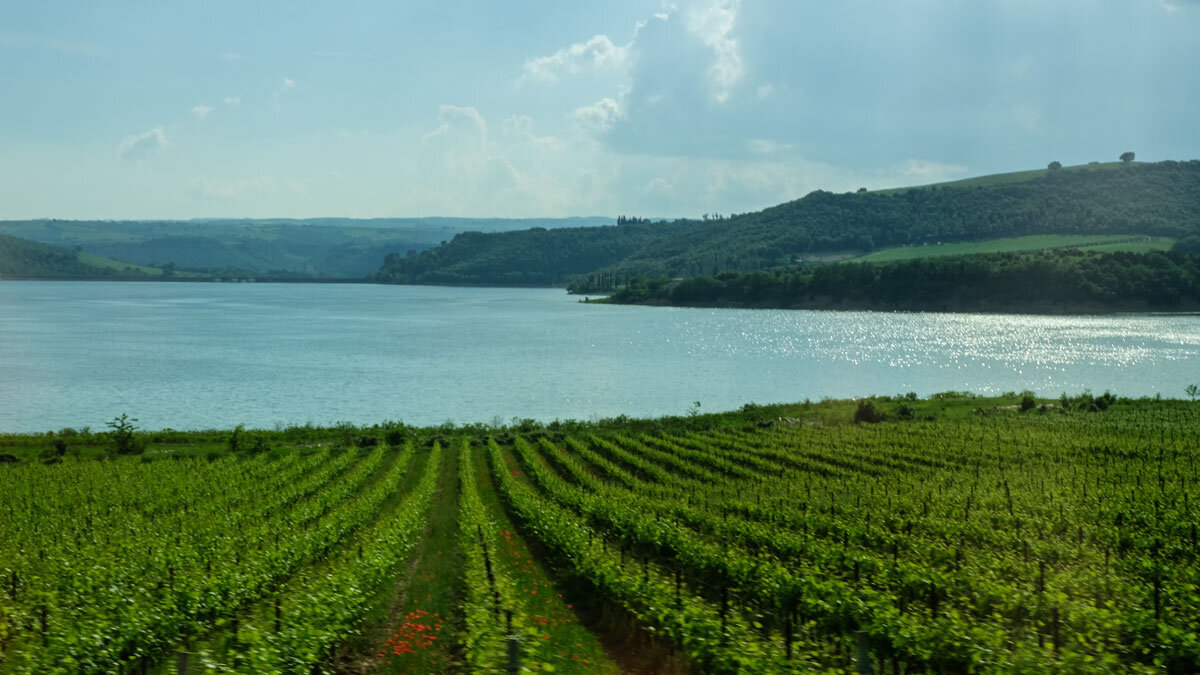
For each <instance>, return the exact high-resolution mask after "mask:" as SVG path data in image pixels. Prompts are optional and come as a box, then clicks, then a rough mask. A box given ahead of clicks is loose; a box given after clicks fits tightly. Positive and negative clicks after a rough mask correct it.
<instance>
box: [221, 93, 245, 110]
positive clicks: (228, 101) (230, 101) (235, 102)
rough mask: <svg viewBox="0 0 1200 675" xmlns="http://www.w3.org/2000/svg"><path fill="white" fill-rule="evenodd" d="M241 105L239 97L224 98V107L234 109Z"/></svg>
mask: <svg viewBox="0 0 1200 675" xmlns="http://www.w3.org/2000/svg"><path fill="white" fill-rule="evenodd" d="M241 104H242V97H241V96H226V97H225V105H227V106H229V107H231V108H236V107H238V106H239V105H241Z"/></svg>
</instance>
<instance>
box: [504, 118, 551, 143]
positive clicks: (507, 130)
mask: <svg viewBox="0 0 1200 675" xmlns="http://www.w3.org/2000/svg"><path fill="white" fill-rule="evenodd" d="M504 135H505V136H507V137H509V138H514V139H517V140H519V141H521V142H524V143H530V144H533V145H535V146H539V147H557V145H558V140H557V139H555V138H554V137H553V136H538V135H537V134H535V133H533V118H532V117H529V116H528V115H510V116H509V117H508V119H506V120H504Z"/></svg>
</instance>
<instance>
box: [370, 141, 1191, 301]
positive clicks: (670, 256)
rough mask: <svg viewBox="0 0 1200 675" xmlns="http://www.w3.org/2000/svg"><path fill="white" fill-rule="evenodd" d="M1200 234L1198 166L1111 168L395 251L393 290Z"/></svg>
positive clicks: (615, 278)
mask: <svg viewBox="0 0 1200 675" xmlns="http://www.w3.org/2000/svg"><path fill="white" fill-rule="evenodd" d="M1197 231H1200V160H1191V161H1187V162H1176V161H1166V162H1158V163H1128V164H1125V163H1111V164H1094V165H1082V166H1076V167H1067V168H1063V169H1057V170H1050V169H1043V170H1037V171H1026V172H1019V173H1015V174H997V175H994V176H981V177H977V178H973V179H967V180H964V181H955V182H952V183H946V184H937V185H930V186H921V187H914V188H903V189H894V190H881V191H875V192H867V191H859V192H853V193H844V194H834V193H831V192H825V191H822V190H817V191H815V192H812V193H810V194H808V195H806V196H805V197H803V198H801V199H797V200H794V201H791V202H787V203H784V204H780V205H778V206H773V207H770V208H766V209H763V210H762V211H756V212H753V213H744V214H740V215H734V216H729V217H718V218H709V219H703V220H677V221H673V222H669V223H668V222H662V221H660V222H654V223H651V222H649V221H642V220H637V219H633V220H632V221H631V222H630V223H627V224H623V225H618V226H610V227H599V228H563V229H557V230H553V231H541V232H539V231H536V230H526V231H519V232H507V233H502V234H471V235H459V236H458V237H455V238H454V239H452V240H450V241H449V242H447V243H445V244H443V245H440V246H437V247H434V248H431V249H429V250H427V251H424V252H415V253H413V254H412V255H407V256H403V257H401V256H391V257H389V258H388V259H387V261H386V263H385V264H384V266H383V268H382V269H380V271H379V273H378V274H377V275H376V278H377V279H379V280H381V281H385V282H392V283H439V284H455V283H461V284H477V285H487V284H496V285H504V284H510V283H523V284H526V285H556V284H568V283H569V284H570V285H571V287H572V288H573V289H575V290H584V291H594V290H605V289H611V288H614V287H616V286H618V285H620V284H621V283H622V282H623V281H626V280H628V279H630V278H633V277H636V276H643V277H700V276H706V275H713V274H719V273H722V272H745V271H752V270H759V269H769V268H775V267H782V266H787V265H790V264H793V263H794V262H796V261H797V260H799V259H805V258H820V257H822V256H823V255H827V254H835V253H836V254H845V253H848V252H849V253H866V252H868V251H872V250H875V249H878V248H886V247H891V246H902V245H919V244H925V243H937V242H953V241H974V240H981V239H989V238H996V237H1013V236H1021V235H1031V234H1128V235H1138V234H1142V235H1153V236H1162V237H1171V238H1175V239H1181V238H1185V237H1188V236H1190V235H1194V234H1195V233H1197Z"/></svg>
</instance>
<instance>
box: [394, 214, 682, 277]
mask: <svg viewBox="0 0 1200 675" xmlns="http://www.w3.org/2000/svg"><path fill="white" fill-rule="evenodd" d="M683 227H686V224H685V223H681V222H677V223H673V224H668V223H651V222H649V221H645V220H636V219H635V220H632V221H628V222H627V221H624V220H622V221H621V224H619V225H616V226H613V227H580V228H564V229H558V230H547V229H543V228H534V229H532V230H521V231H518V232H502V233H497V234H485V233H483V232H463V233H462V234H459V235H457V236H455V237H454V239H453V240H451V241H450V242H448V243H446V244H444V245H442V246H439V247H438V248H434V249H430V250H428V251H425V252H423V253H413V254H410V255H408V256H404V257H402V256H401V255H399V254H391V255H388V257H387V259H386V260H385V261H384V264H383V268H382V269H381V270H379V273H378V274H377V275H376V277H375V278H376V279H377V280H379V281H383V282H388V283H399V284H422V283H423V284H465V285H481V286H488V285H494V286H553V285H555V284H558V283H562V282H563V281H565V280H566V279H569V278H571V277H573V276H575V275H580V274H587V273H589V272H591V271H593V270H596V269H599V268H601V267H604V266H606V265H613V264H616V263H618V262H620V261H621V260H623V259H625V258H627V257H628V256H629V255H630V254H632V253H634V252H635V251H637V250H639V249H641V248H644V247H646V246H650V245H652V244H653V243H654V242H656V241H658V240H659V239H661V238H662V237H663V236H664V234H666V233H669V232H673V231H676V230H680V229H682V228H683Z"/></svg>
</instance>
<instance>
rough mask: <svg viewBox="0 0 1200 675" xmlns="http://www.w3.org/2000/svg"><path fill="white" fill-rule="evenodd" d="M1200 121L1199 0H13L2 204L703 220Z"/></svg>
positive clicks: (1197, 134) (1158, 151) (65, 212)
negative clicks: (707, 216)
mask: <svg viewBox="0 0 1200 675" xmlns="http://www.w3.org/2000/svg"><path fill="white" fill-rule="evenodd" d="M301 4H303V5H304V6H302V7H297V5H301ZM1197 119H1200V2H1197V1H1196V0H1176V1H1171V2H1168V1H1167V0H1053V1H1046V0H1028V1H1027V0H937V1H935V0H906V1H904V2H896V1H895V0H852V1H843V2H835V1H833V0H820V1H818V0H696V1H694V2H683V1H678V2H663V1H662V0H646V1H633V0H613V1H607V2H603V3H580V2H563V1H561V0H557V1H554V2H549V1H538V2H510V3H497V2H484V1H482V0H474V1H464V2H448V1H445V0H443V1H441V2H423V1H420V0H411V1H406V2H399V3H398V2H385V1H382V0H376V1H348V2H339V3H332V2H329V3H292V2H286V3H285V2H271V1H263V2H244V1H243V2H226V1H223V0H209V1H206V2H151V1H145V2H127V1H121V2H117V1H114V2H107V3H83V2H77V1H71V2H66V1H59V0H45V1H40V2H29V3H16V2H14V3H5V4H4V5H3V6H0V218H36V217H57V218H191V217H238V216H246V217H273V216H280V217H315V216H352V217H381V216H426V215H455V216H508V217H519V216H570V215H611V216H615V215H617V214H631V215H643V216H696V215H700V214H703V213H730V212H742V211H748V210H756V209H759V208H762V207H765V206H769V205H772V204H776V203H779V202H782V201H786V200H789V199H795V198H797V197H801V196H803V195H804V194H806V193H808V192H810V191H812V190H815V189H826V190H834V191H844V190H852V189H855V188H857V187H859V186H866V187H871V188H874V187H888V186H896V185H912V184H921V183H927V182H933V181H937V180H943V179H952V178H958V177H965V176H970V175H977V174H984V173H992V172H997V171H1011V170H1019V169H1025V168H1033V167H1039V166H1045V164H1046V163H1047V162H1049V161H1050V160H1059V161H1061V162H1063V163H1064V164H1076V163H1084V162H1087V161H1092V160H1102V161H1108V160H1113V159H1115V158H1116V157H1117V155H1118V154H1120V153H1121V152H1123V151H1125V150H1133V151H1134V152H1136V153H1137V156H1138V159H1145V160H1160V159H1180V160H1182V159H1193V158H1198V157H1200V124H1198V123H1197V122H1196V120H1197Z"/></svg>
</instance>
